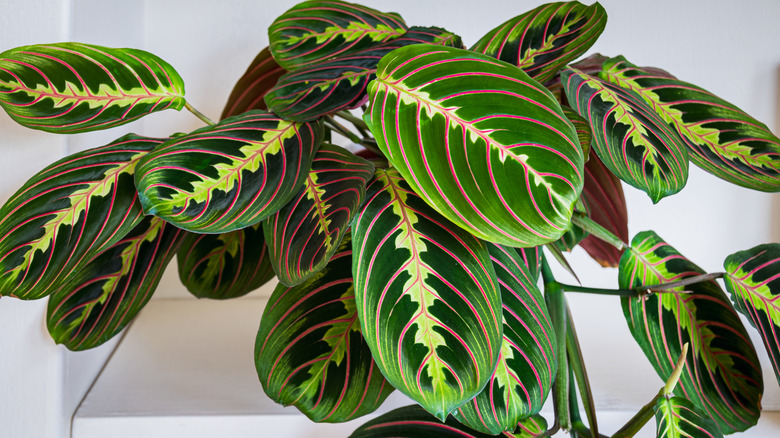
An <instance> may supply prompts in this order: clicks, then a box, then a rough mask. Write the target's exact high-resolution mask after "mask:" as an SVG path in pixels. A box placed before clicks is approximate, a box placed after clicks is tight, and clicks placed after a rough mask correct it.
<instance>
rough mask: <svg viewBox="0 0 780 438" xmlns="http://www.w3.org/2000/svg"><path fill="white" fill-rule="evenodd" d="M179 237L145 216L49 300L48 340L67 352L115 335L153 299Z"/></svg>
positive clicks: (176, 231)
mask: <svg viewBox="0 0 780 438" xmlns="http://www.w3.org/2000/svg"><path fill="white" fill-rule="evenodd" d="M184 233H185V232H184V231H182V230H179V229H178V228H176V227H174V226H173V225H170V224H168V223H166V222H165V221H163V220H162V219H159V218H156V217H154V216H146V217H144V219H143V221H142V222H141V223H140V224H138V225H137V226H136V227H135V228H134V229H133V230H132V231H130V233H128V234H127V236H125V237H124V238H123V239H122V240H120V241H119V242H117V243H115V244H114V245H113V246H112V247H110V248H109V249H107V250H106V251H104V252H102V253H100V254H99V255H97V256H95V257H94V258H93V259H92V260H91V261H90V262H89V263H88V264H87V265H86V266H84V267H83V268H81V269H79V270H78V271H76V272H74V273H73V275H71V276H70V277H68V280H67V281H66V282H65V283H64V284H63V285H62V287H60V288H59V289H57V291H55V292H54V293H53V294H52V295H51V297H50V298H49V303H48V313H47V316H46V325H47V326H48V328H49V333H50V334H51V336H52V338H54V340H55V341H56V342H57V343H58V344H65V346H66V347H68V348H69V349H70V350H86V349H89V348H94V347H97V346H98V345H101V344H103V343H104V342H106V341H108V340H109V339H111V338H112V337H114V336H115V335H117V334H118V333H119V332H120V331H122V329H123V328H125V326H127V324H129V323H130V321H132V320H133V318H135V315H137V314H138V312H139V311H140V310H141V309H142V308H143V307H144V306H145V305H146V303H147V302H148V301H149V299H150V298H151V297H152V293H153V292H154V290H155V289H156V288H157V284H158V283H159V282H160V278H161V277H162V275H163V272H165V267H166V266H168V262H170V260H171V258H173V255H174V254H176V250H177V249H178V248H179V245H180V244H181V241H182V237H184Z"/></svg>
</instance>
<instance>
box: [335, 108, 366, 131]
mask: <svg viewBox="0 0 780 438" xmlns="http://www.w3.org/2000/svg"><path fill="white" fill-rule="evenodd" d="M336 115H337V116H339V117H341V118H342V119H344V120H346V121H348V122H350V123H352V124H353V125H355V128H357V130H358V131H360V135H362V136H363V137H368V133H367V131H370V129H369V128H368V125H367V124H366V122H365V121H363V119H361V118H360V117H357V116H355V115H353V114H352V113H351V112H349V111H337V112H336Z"/></svg>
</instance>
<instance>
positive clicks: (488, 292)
mask: <svg viewBox="0 0 780 438" xmlns="http://www.w3.org/2000/svg"><path fill="white" fill-rule="evenodd" d="M352 237H353V242H352V244H353V249H354V251H355V255H356V256H355V258H354V261H353V273H354V276H355V296H356V300H357V305H358V315H359V316H360V322H361V327H362V328H363V336H364V337H365V339H366V342H367V343H368V345H369V347H370V348H371V352H372V353H373V355H374V358H375V360H376V361H377V365H379V368H380V369H381V370H382V373H383V374H384V375H385V377H386V378H387V380H388V381H389V382H390V383H391V384H392V385H393V386H395V387H396V389H398V390H399V391H401V392H403V393H404V394H406V395H408V396H409V397H411V398H412V399H414V400H415V401H416V402H418V403H420V404H421V405H422V406H423V407H424V408H425V409H426V410H428V412H431V413H432V414H433V415H435V416H436V417H438V418H440V419H444V418H446V417H447V415H449V413H450V412H452V411H453V410H454V409H455V408H457V407H458V406H460V405H461V404H463V403H465V402H466V401H467V400H469V399H471V398H472V397H474V396H475V395H477V393H479V392H480V391H481V390H482V388H483V387H484V386H485V383H486V382H487V381H488V379H489V378H490V375H491V374H492V372H493V370H494V369H495V366H496V361H497V360H498V356H499V352H500V348H501V333H502V328H501V324H500V318H501V314H500V311H501V310H500V309H501V296H500V295H499V294H500V291H499V289H498V287H499V286H498V281H497V279H496V273H495V270H494V269H493V266H492V265H491V263H490V255H489V254H488V250H487V247H486V246H485V243H484V242H482V241H480V240H478V239H476V238H474V236H472V235H470V234H469V233H467V232H465V231H463V230H461V229H460V228H458V227H457V226H455V225H454V224H452V223H451V222H449V221H448V220H447V219H446V218H444V217H443V216H441V215H439V214H437V213H436V212H435V211H434V210H433V209H431V208H430V207H429V206H428V205H427V204H426V203H425V202H424V201H423V200H422V199H421V198H420V197H418V196H417V195H416V194H415V193H414V192H413V191H412V190H411V188H410V187H409V186H408V184H406V182H404V180H403V179H402V178H401V176H400V174H399V173H398V172H397V171H396V170H395V169H389V170H381V169H380V170H377V172H376V175H375V179H374V180H373V181H372V182H371V183H370V184H369V186H368V188H367V194H366V204H365V206H364V207H363V209H362V210H361V212H360V213H359V214H358V216H357V217H356V218H355V222H354V223H353V229H352Z"/></svg>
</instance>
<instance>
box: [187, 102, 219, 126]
mask: <svg viewBox="0 0 780 438" xmlns="http://www.w3.org/2000/svg"><path fill="white" fill-rule="evenodd" d="M184 108H187V110H188V111H189V112H191V113H192V114H195V117H197V118H199V119H201V120H203V122H205V123H206V124H207V125H211V126H214V125H216V123H214V122H213V121H212V120H211V119H209V118H208V117H206V115H205V114H203V113H202V112H200V111H198V110H197V109H195V107H194V106H192V105H190V103H189V102H185V103H184Z"/></svg>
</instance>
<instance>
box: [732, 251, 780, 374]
mask: <svg viewBox="0 0 780 438" xmlns="http://www.w3.org/2000/svg"><path fill="white" fill-rule="evenodd" d="M723 266H724V267H725V268H726V275H725V276H724V277H723V279H724V281H725V283H726V289H727V290H728V291H729V293H730V294H731V300H732V301H733V302H734V307H736V308H737V310H739V311H740V312H742V314H743V315H745V316H746V317H747V318H748V320H750V323H751V324H753V327H755V328H756V329H757V330H758V332H759V333H760V334H761V339H762V340H763V341H764V347H765V348H766V351H767V353H768V354H769V359H771V361H772V366H773V367H774V370H775V377H777V381H778V383H780V339H778V334H780V301H779V300H778V297H780V244H778V243H770V244H765V245H759V246H756V247H754V248H751V249H749V250H746V251H739V252H737V253H734V254H732V255H730V256H728V257H727V258H726V260H725V261H724V262H723Z"/></svg>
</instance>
